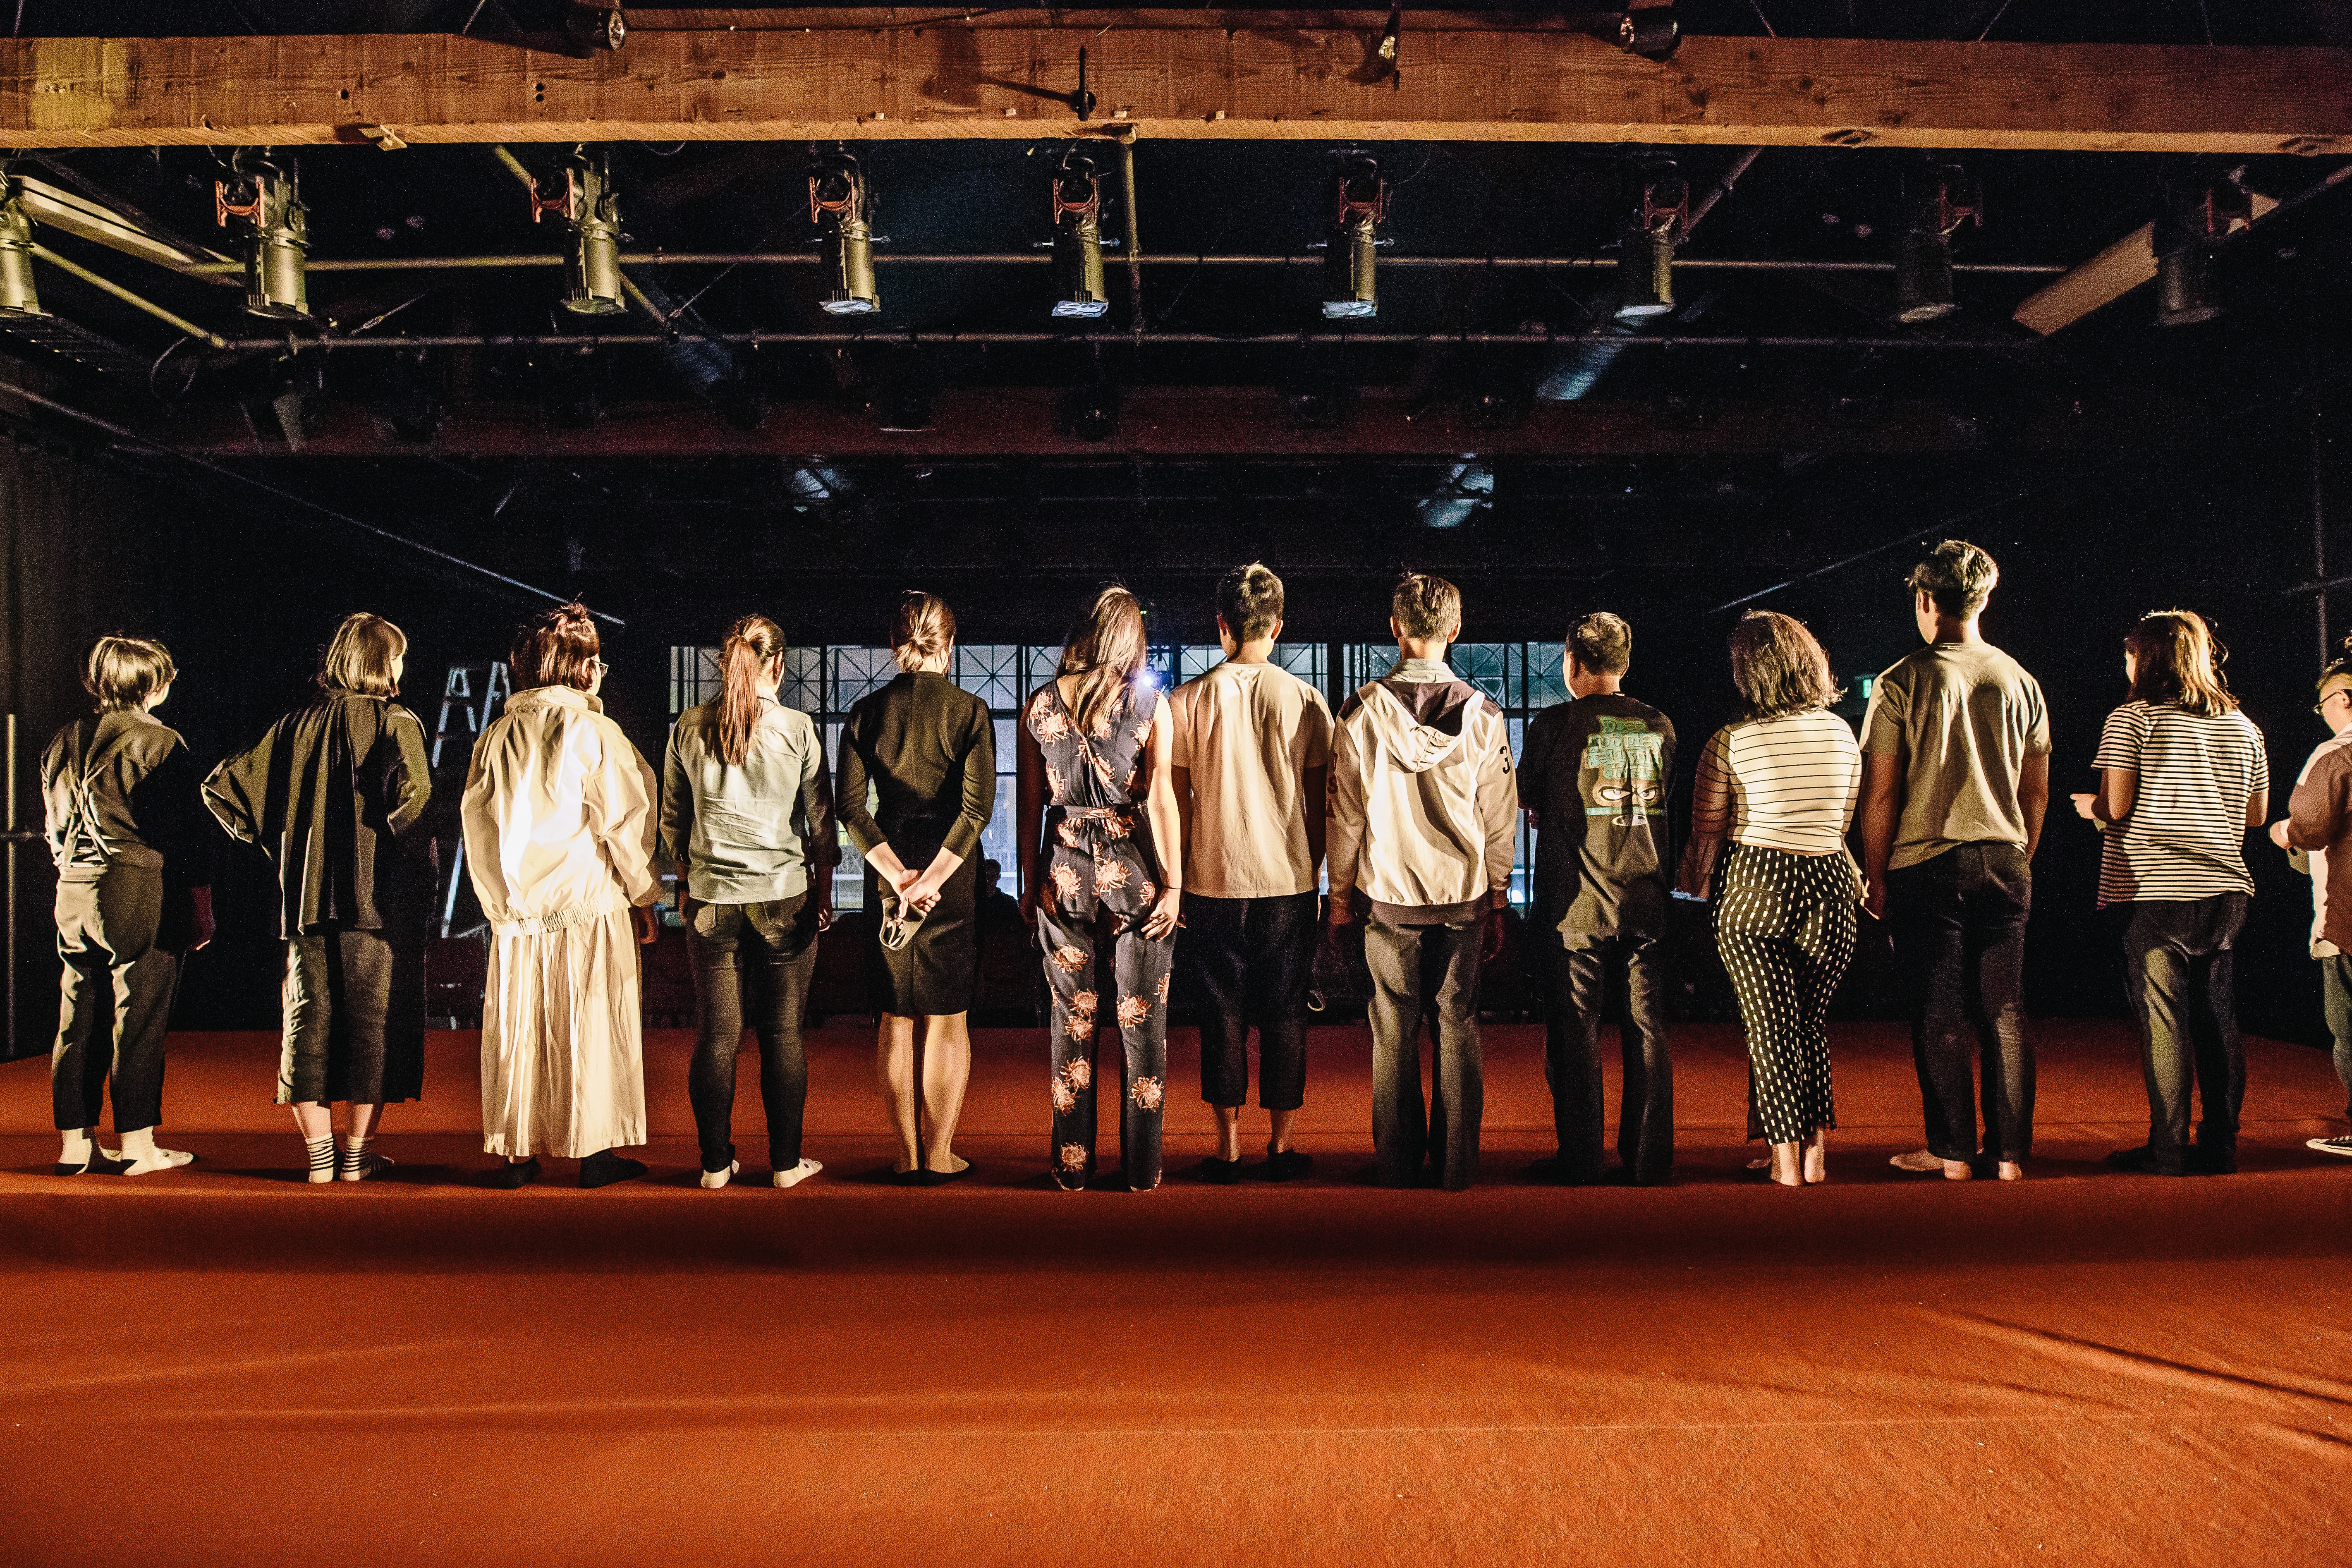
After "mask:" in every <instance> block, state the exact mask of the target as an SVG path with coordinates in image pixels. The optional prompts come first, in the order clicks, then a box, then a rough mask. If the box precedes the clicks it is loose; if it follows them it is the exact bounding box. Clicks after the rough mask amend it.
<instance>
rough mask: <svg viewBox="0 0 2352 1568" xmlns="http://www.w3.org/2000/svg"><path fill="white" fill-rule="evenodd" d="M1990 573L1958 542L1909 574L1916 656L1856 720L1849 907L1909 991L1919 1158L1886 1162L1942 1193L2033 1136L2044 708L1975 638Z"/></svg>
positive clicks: (2020, 674) (2016, 1159)
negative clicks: (2030, 916) (1947, 1183)
mask: <svg viewBox="0 0 2352 1568" xmlns="http://www.w3.org/2000/svg"><path fill="white" fill-rule="evenodd" d="M1910 581H1911V590H1912V606H1911V608H1912V616H1913V619H1914V620H1915V621H1916V624H1917V626H1918V628H1919V636H1920V637H1921V638H1922V639H1923V640H1924V641H1925V642H1926V643H1927V647H1921V648H1916V649H1914V650H1913V651H1912V652H1911V653H1909V654H1907V655H1906V656H1905V657H1904V658H1900V659H1898V660H1896V661H1895V664H1894V665H1893V666H1892V667H1890V668H1888V669H1887V670H1886V671H1885V673H1884V674H1883V675H1881V676H1879V678H1878V679H1877V682H1876V683H1875V684H1874V687H1873V688H1872V689H1871V694H1870V707H1869V710H1868V711H1867V712H1866V713H1865V714H1864V717H1863V724H1862V751H1863V759H1862V768H1863V773H1862V811H1861V825H1862V846H1863V875H1864V879H1866V880H1867V881H1868V883H1869V892H1868V895H1867V906H1866V907H1867V908H1868V909H1869V910H1870V912H1871V913H1872V914H1873V915H1874V916H1877V917H1878V918H1880V919H1882V920H1885V921H1888V925H1889V931H1890V934H1891V935H1892V936H1893V938H1894V941H1895V956H1896V959H1897V961H1898V967H1899V968H1900V969H1901V970H1902V972H1903V974H1904V978H1905V984H1906V986H1907V987H1908V988H1909V992H1910V995H1909V1001H1910V1006H1911V1028H1912V1034H1911V1044H1912V1055H1913V1058H1914V1059H1915V1061H1916V1065H1917V1067H1918V1070H1919V1093H1920V1097H1921V1099H1922V1100H1923V1102H1924V1106H1925V1110H1926V1117H1927V1147H1926V1148H1925V1149H1918V1150H1913V1151H1910V1152H1906V1153H1902V1154H1897V1155H1895V1159H1894V1163H1895V1166H1896V1167H1897V1168H1899V1169H1902V1170H1906V1171H1919V1172H1941V1173H1943V1175H1944V1176H1945V1177H1946V1178H1948V1179H1949V1180H1952V1181H1966V1180H1968V1179H1969V1177H1970V1176H1972V1175H1974V1174H1975V1173H1976V1165H1977V1162H1978V1160H1979V1157H1981V1158H1982V1159H1983V1160H1985V1161H1987V1162H1989V1163H1991V1164H1993V1165H1994V1166H1995V1167H1997V1169H1998V1171H1999V1173H2000V1177H2001V1179H2002V1180H2004V1181H2013V1180H2015V1179H2016V1178H2018V1177H2020V1176H2022V1175H2023V1174H2024V1173H2025V1170H2024V1160H2025V1156H2026V1154H2027V1152H2028V1151H2029V1150H2030V1149H2031V1147H2032V1141H2033V1049H2032V1044H2031V1043H2030V1042H2029V1041H2028V1040H2027V1038H2026V1036H2025V999H2024V989H2023V983H2024V963H2025V921H2026V916H2027V913H2028V912H2029V910H2031V909H2032V901H2033V869H2032V859H2033V850H2034V847H2035V845H2036V843H2037V842H2038V841H2039V840H2040V838H2041V837H2042V813H2043V812H2044V810H2045V809H2046V808H2047V807H2048V805H2049V802H2050V714H2049V710H2048V708H2047V706H2046V705H2045V704H2044V703H2043V701H2042V688H2041V687H2040V686H2039V685H2038V684H2036V682H2035V681H2034V679H2033V677H2032V676H2031V675H2029V674H2027V673H2026V672H2025V669H2024V668H2023V667H2022V666H2021V665H2020V664H2019V663H2018V662H2017V661H2016V660H2015V659H2013V658H2010V657H2009V655H2007V654H2005V653H2003V652H2001V651H2000V649H1999V648H1997V647H1993V646H1992V645H1991V644H1990V643H1989V642H1987V641H1985V640H1984V634H1983V633H1982V631H1981V630H1980V629H1979V626H1978V620H1979V616H1982V615H1983V613H1984V606H1985V602H1986V600H1987V599H1988V598H1989V597H1990V595H1991V593H1992V589H1993V585H1994V584H1996V583H1998V582H1999V581H2000V568H1999V567H1998V566H1997V565H1995V564H1994V563H1993V559H1992V557H1991V556H1990V555H1988V554H1986V553H1985V552H1983V551H1981V550H1979V549H1978V548H1977V547H1976V546H1975V545H1973V544H1969V543H1966V542H1962V541H1960V540H1957V539H1948V540H1945V541H1943V542H1941V543H1939V544H1937V546H1936V547H1935V549H1934V550H1933V551H1931V552H1929V553H1928V555H1927V559H1926V560H1925V561H1922V562H1921V563H1919V564H1918V565H1917V566H1916V568H1914V569H1913V571H1912V573H1911V580H1910ZM1979 1019H1980V1020H1982V1022H1981V1023H1979V1022H1976V1021H1975V1020H1979ZM1978 1047H1981V1050H1982V1053H1983V1058H1984V1103H1985V1123H1986V1125H1985V1128H1984V1142H1983V1145H1982V1147H1981V1150H1980V1149H1979V1144H1978V1141H1977V1108H1976V1101H1977V1095H1976V1072H1975V1068H1974V1064H1973V1062H1972V1061H1971V1060H1970V1058H1971V1055H1972V1053H1973V1052H1974V1050H1975V1049H1977V1048H1978Z"/></svg>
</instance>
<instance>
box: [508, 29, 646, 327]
mask: <svg viewBox="0 0 2352 1568" xmlns="http://www.w3.org/2000/svg"><path fill="white" fill-rule="evenodd" d="M613 14H614V15H615V16H617V15H618V14H619V13H617V12H615V13H613ZM562 174H563V189H562V191H561V192H560V193H552V194H551V193H550V192H547V191H544V190H541V188H540V185H539V184H538V182H537V181H533V182H532V183H531V195H530V221H531V222H533V223H537V222H539V221H540V220H541V218H543V217H545V216H547V215H548V214H549V213H554V214H556V215H558V216H560V217H561V218H562V220H563V225H564V226H565V228H567V229H569V230H570V231H571V237H572V246H571V248H570V249H569V250H568V251H567V252H566V253H565V255H564V258H563V308H564V309H565V310H570V311H571V312H572V314H574V315H578V316H617V315H620V314H621V313H622V312H623V311H625V310H627V309H628V308H629V307H628V305H627V303H626V302H625V300H623V299H622V298H621V238H622V236H621V205H620V198H619V197H618V195H615V193H614V189H613V164H612V158H611V154H610V153H607V152H606V151H605V150H604V148H602V147H597V148H593V149H591V148H588V147H585V146H582V147H576V148H574V149H572V155H571V156H570V157H569V158H566V159H565V160H564V161H563V163H562Z"/></svg>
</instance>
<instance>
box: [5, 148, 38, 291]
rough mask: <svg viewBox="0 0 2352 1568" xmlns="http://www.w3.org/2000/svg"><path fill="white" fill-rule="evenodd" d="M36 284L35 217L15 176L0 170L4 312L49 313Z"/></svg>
mask: <svg viewBox="0 0 2352 1568" xmlns="http://www.w3.org/2000/svg"><path fill="white" fill-rule="evenodd" d="M47 314H48V312H47V311H46V310H42V309H41V296H40V295H39V293H38V292H37V291H36V290H35V289H34V287H33V220H32V219H31V218H29V217H26V216H25V195H24V192H23V191H21V190H19V189H18V188H17V185H16V179H15V178H14V176H11V175H8V174H0V316H45V315H47Z"/></svg>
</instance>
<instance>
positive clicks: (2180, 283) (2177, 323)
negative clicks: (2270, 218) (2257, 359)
mask: <svg viewBox="0 0 2352 1568" xmlns="http://www.w3.org/2000/svg"><path fill="white" fill-rule="evenodd" d="M2253 220H2254V213H2253V198H2252V196H2251V195H2248V194H2247V192H2246V191H2245V189H2244V188H2243V187H2242V186H2240V185H2238V184H2235V183H2234V182H2232V181H2230V180H2226V179H2210V180H2197V179H2184V180H2179V181H2175V182H2168V183H2167V184H2166V185H2165V187H2164V196H2163V206H2162V208H2161V209H2160V210H2159V211H2158V214H2157V219H2156V322H2157V325H2158V326H2160V327H2186V326H2193V325H2194V324H2196V323H2197V322H2199V321H2211V320H2212V319H2213V318H2214V317H2216V316H2218V315H2220V314H2221V305H2220V304H2219V303H2218V302H2216V301H2215V300H2214V298H2213V278H2212V270H2213V247H2215V246H2216V245H2218V244H2220V243H2221V240H2222V238H2223V237H2225V236H2227V235H2228V234H2229V233H2230V232H2231V230H2233V229H2240V228H2243V227H2245V226H2247V225H2249V224H2251V223H2252V222H2253Z"/></svg>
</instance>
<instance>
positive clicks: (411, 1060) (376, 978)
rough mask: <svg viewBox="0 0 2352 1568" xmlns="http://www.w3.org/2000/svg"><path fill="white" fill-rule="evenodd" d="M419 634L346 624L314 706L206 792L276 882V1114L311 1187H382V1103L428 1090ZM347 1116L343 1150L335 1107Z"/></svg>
mask: <svg viewBox="0 0 2352 1568" xmlns="http://www.w3.org/2000/svg"><path fill="white" fill-rule="evenodd" d="M407 660H408V638H407V637H406V635H405V634H404V633H403V632H402V631H401V629H400V628H399V627H398V626H394V625H393V624H392V623H391V622H390V621H387V620H385V619H384V618H383V616H372V615H369V614H368V613H367V612H365V611H361V612H360V613H359V614H357V615H352V616H344V617H343V621H342V624H341V626H337V627H336V628H335V635H334V637H333V639H332V640H331V641H330V642H329V643H328V644H327V650H326V653H325V655H324V657H322V658H320V661H319V674H318V678H317V679H318V695H317V696H316V697H315V698H313V699H312V700H310V701H309V702H307V703H305V704H304V705H303V706H301V707H300V708H298V709H296V710H294V711H293V712H291V713H289V714H287V715H286V716H285V717H284V718H283V719H280V720H278V722H277V723H275V724H273V725H271V726H270V727H269V731H268V733H267V734H265V735H263V736H262V737H261V740H260V742H258V743H257V744H256V745H255V746H254V747H253V748H252V749H251V750H249V751H247V752H240V753H239V754H238V755H236V756H234V757H231V758H229V759H228V760H227V761H226V762H224V763H221V764H220V766H218V767H216V768H215V769H214V770H213V773H212V776H211V777H210V778H208V779H206V780H205V805H209V806H210V807H212V813H213V816H214V817H215V818H216V819H217V820H218V821H219V823H220V825H221V826H223V827H224V828H226V829H227V830H228V834H229V836H230V837H233V838H236V839H238V840H240V841H241V842H243V843H247V844H251V845H256V846H257V847H260V848H261V849H262V850H263V851H264V852H266V853H267V854H268V856H269V858H270V861H271V863H272V865H273V866H274V868H276V870H277V872H278V938H279V940H281V941H282V942H285V944H286V983H285V987H284V1001H285V1020H286V1026H285V1030H284V1033H283V1036H282V1041H283V1043H282V1045H281V1046H280V1047H279V1051H278V1104H280V1105H290V1106H292V1107H293V1110H294V1126H295V1130H296V1131H298V1132H299V1133H300V1134H301V1136H302V1145H303V1153H304V1163H305V1165H306V1166H307V1168H308V1174H309V1177H310V1181H312V1182H314V1183H318V1184H325V1183H328V1182H331V1181H335V1180H337V1179H338V1178H340V1179H341V1180H343V1181H346V1182H364V1181H370V1180H373V1178H375V1177H377V1176H380V1175H382V1174H383V1170H384V1167H386V1166H387V1165H390V1164H391V1163H392V1162H391V1161H390V1160H388V1159H386V1158H385V1157H384V1156H383V1155H382V1154H379V1153H376V1152H373V1150H372V1149H371V1148H370V1144H371V1143H373V1141H374V1137H375V1131H376V1128H377V1125H378V1123H379V1119H380V1118H381V1117H382V1116H383V1108H384V1107H385V1106H386V1105H387V1104H391V1103H394V1102H396V1101H400V1100H415V1099H416V1098H417V1097H418V1096H419V1095H421V1094H423V1093H424V1091H425V922H426V921H428V920H429V919H430V918H431V914H432V909H433V880H434V876H433V861H432V850H433V839H432V835H431V833H430V832H429V831H428V830H427V829H426V827H425V808H426V806H427V805H429V803H430V802H431V800H432V798H433V766H432V763H431V762H430V761H429V760H427V757H426V754H425V726H424V724H423V723H422V722H421V721H419V720H418V719H417V717H416V715H415V714H414V713H411V712H410V711H409V710H407V709H405V708H404V707H402V706H401V705H400V704H399V703H397V702H395V701H394V700H393V699H394V698H395V697H397V696H399V695H400V679H401V676H402V675H403V674H404V672H405V671H406V668H407ZM337 1100H341V1101H343V1102H344V1103H345V1104H347V1105H348V1106H349V1107H350V1108H351V1109H350V1113H349V1114H350V1119H351V1120H350V1122H349V1127H348V1130H347V1131H346V1132H345V1133H344V1136H343V1139H342V1142H341V1145H340V1146H338V1144H337V1142H336V1141H335V1125H334V1103H335V1101H337Z"/></svg>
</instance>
